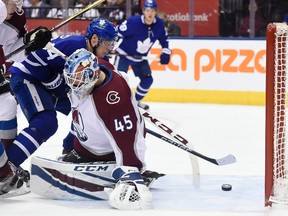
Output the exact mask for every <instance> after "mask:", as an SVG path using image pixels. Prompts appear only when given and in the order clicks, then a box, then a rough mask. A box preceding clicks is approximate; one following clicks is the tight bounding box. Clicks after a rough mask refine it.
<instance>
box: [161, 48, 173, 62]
mask: <svg viewBox="0 0 288 216" xmlns="http://www.w3.org/2000/svg"><path fill="white" fill-rule="evenodd" d="M171 53H172V52H171V50H170V49H168V48H164V49H163V50H162V53H161V55H160V64H162V65H166V64H168V63H169V61H170V55H171Z"/></svg>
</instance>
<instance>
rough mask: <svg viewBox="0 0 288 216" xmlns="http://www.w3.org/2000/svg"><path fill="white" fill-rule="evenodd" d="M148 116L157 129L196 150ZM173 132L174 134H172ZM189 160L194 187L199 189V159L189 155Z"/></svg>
mask: <svg viewBox="0 0 288 216" xmlns="http://www.w3.org/2000/svg"><path fill="white" fill-rule="evenodd" d="M140 110H141V111H142V115H143V112H144V110H142V109H140ZM146 113H147V112H146ZM148 116H149V113H147V114H146V115H144V116H143V117H146V119H147V120H149V121H150V122H151V123H152V124H153V125H154V126H155V127H157V128H160V129H161V130H163V131H164V132H165V133H167V134H168V135H169V136H170V137H171V138H172V139H175V140H176V141H180V142H181V143H182V144H184V145H187V146H188V147H189V148H190V149H192V150H195V148H194V146H193V145H192V143H189V142H188V141H187V140H185V139H184V138H183V137H181V136H180V135H178V134H176V133H174V132H173V130H171V129H170V128H169V127H167V126H166V125H164V124H162V123H160V122H159V121H158V120H156V122H157V121H158V122H159V123H160V124H161V125H162V126H158V125H157V124H156V122H155V121H152V119H151V118H148ZM171 132H173V133H172V134H171ZM189 158H190V162H191V167H192V177H193V186H194V187H195V188H199V187H200V168H199V163H198V157H196V156H195V155H193V154H189Z"/></svg>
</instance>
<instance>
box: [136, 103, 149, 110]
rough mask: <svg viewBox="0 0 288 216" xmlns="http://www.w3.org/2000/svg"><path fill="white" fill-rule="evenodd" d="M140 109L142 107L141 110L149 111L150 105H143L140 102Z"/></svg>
mask: <svg viewBox="0 0 288 216" xmlns="http://www.w3.org/2000/svg"><path fill="white" fill-rule="evenodd" d="M138 107H140V108H141V109H144V110H149V105H148V104H144V103H141V102H140V101H139V102H138Z"/></svg>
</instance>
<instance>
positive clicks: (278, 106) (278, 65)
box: [265, 23, 288, 206]
mask: <svg viewBox="0 0 288 216" xmlns="http://www.w3.org/2000/svg"><path fill="white" fill-rule="evenodd" d="M287 40H288V26H287V25H286V24H285V23H270V24H268V25H267V29H266V122H265V124H266V126H265V130H266V134H265V142H266V143H265V145H266V149H265V205H266V206H267V205H272V204H273V203H281V204H288V124H287V121H288V116H286V108H287V106H288V97H287V94H288V83H287V82H288V51H287V50H288V41H287ZM287 115H288V111H287Z"/></svg>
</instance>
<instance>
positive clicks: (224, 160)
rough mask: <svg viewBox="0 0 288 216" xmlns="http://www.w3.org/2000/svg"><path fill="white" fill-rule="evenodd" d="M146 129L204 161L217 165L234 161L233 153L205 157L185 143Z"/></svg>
mask: <svg viewBox="0 0 288 216" xmlns="http://www.w3.org/2000/svg"><path fill="white" fill-rule="evenodd" d="M146 131H147V132H148V133H149V134H151V135H153V136H155V137H157V138H159V139H161V140H164V141H165V142H168V143H170V144H172V145H174V146H176V147H178V148H180V149H182V150H184V151H186V152H189V153H190V154H193V155H196V156H197V157H200V158H202V159H204V160H206V161H208V162H210V163H213V164H216V165H218V166H223V165H228V164H232V163H235V162H236V159H235V157H234V156H233V155H231V154H229V155H227V156H225V157H223V158H219V159H214V158H210V157H207V156H205V155H203V154H200V153H199V152H197V151H194V150H192V149H190V148H189V147H187V146H186V145H183V144H180V143H178V142H175V141H173V140H172V139H169V138H167V137H165V136H162V135H161V134H159V133H156V132H155V131H152V130H150V129H148V128H146Z"/></svg>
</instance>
